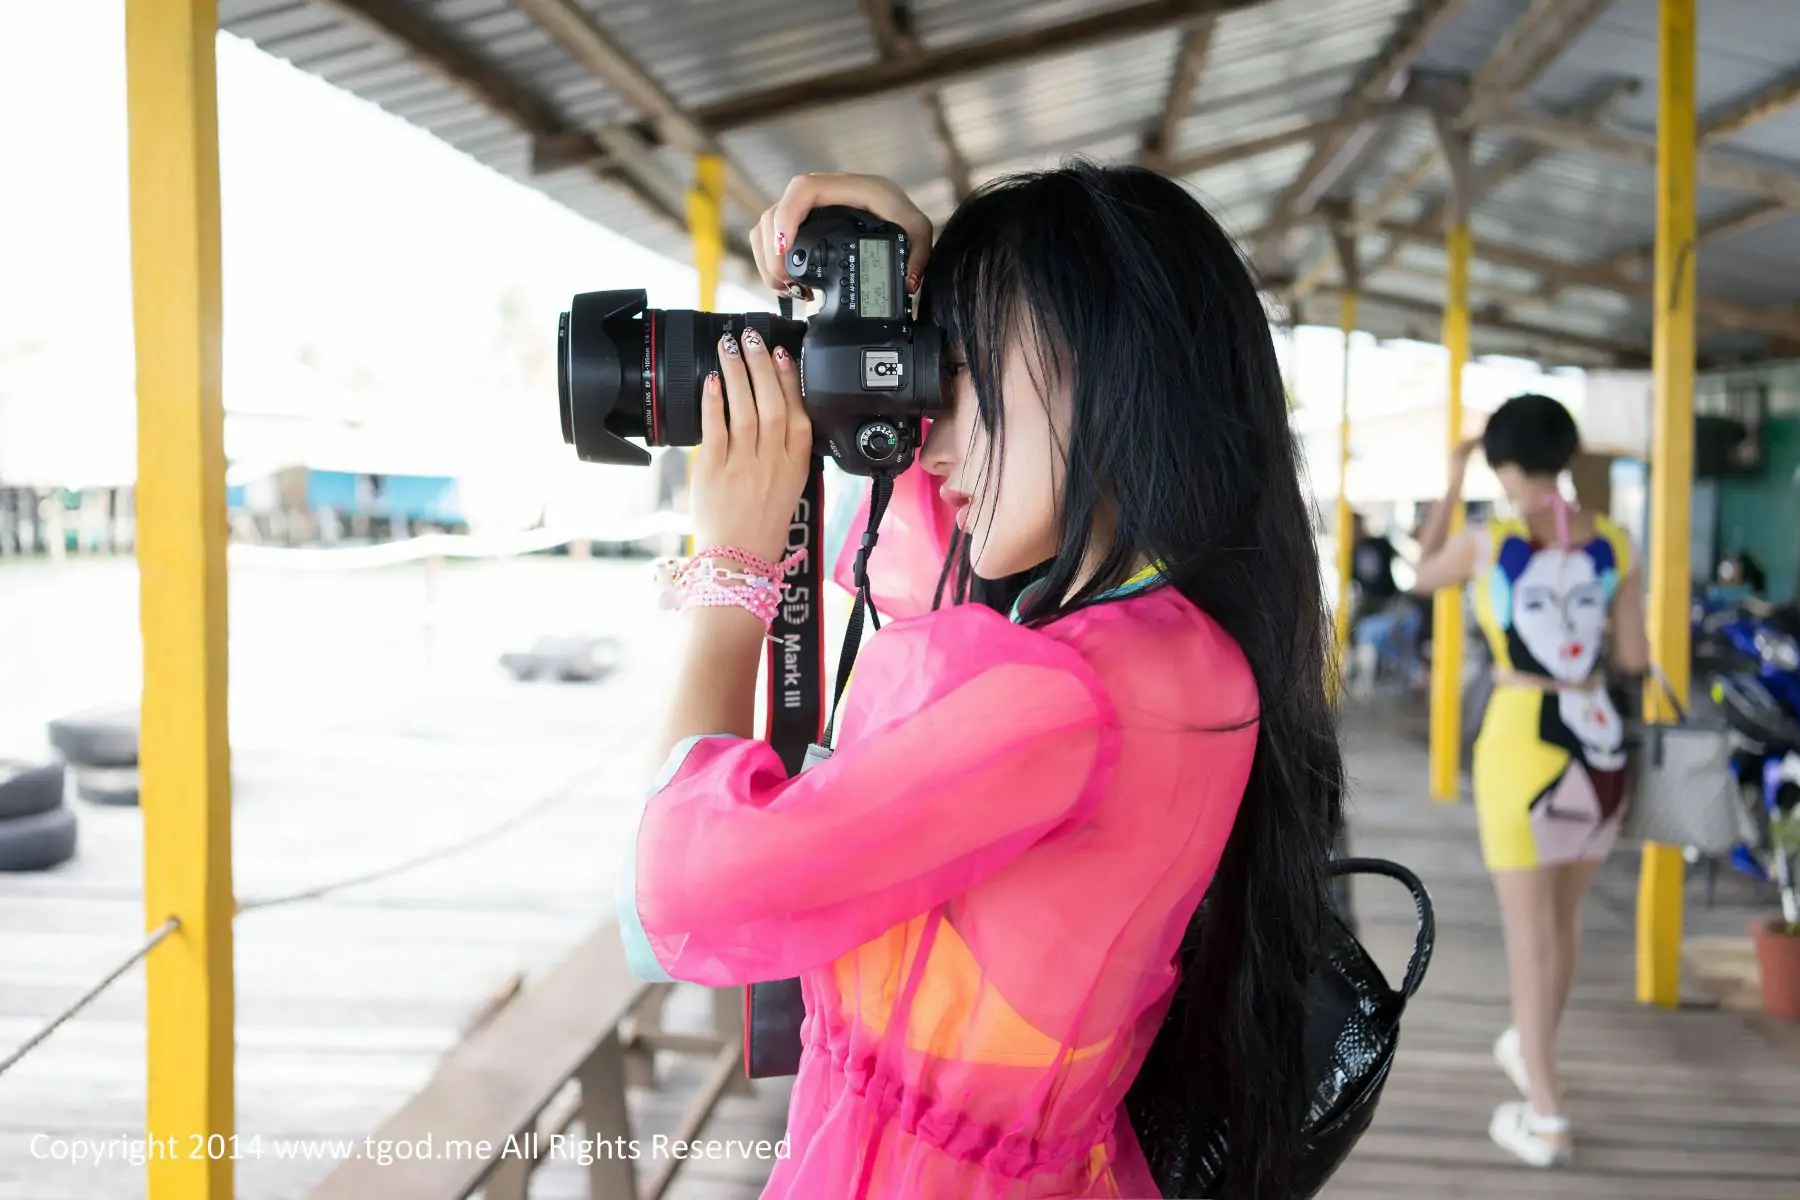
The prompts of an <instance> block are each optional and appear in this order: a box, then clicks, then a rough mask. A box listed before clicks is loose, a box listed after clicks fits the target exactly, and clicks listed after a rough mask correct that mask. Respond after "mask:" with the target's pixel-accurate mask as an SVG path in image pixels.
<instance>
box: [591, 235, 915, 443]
mask: <svg viewBox="0 0 1800 1200" xmlns="http://www.w3.org/2000/svg"><path fill="white" fill-rule="evenodd" d="M906 260H907V245H906V234H905V232H904V231H903V230H902V229H901V228H900V227H899V226H898V225H894V224H891V223H889V222H886V221H881V220H877V219H876V218H874V217H872V216H870V215H869V214H868V213H865V212H860V211H858V210H856V209H852V208H842V207H832V208H821V209H816V210H814V212H813V213H812V215H811V216H809V217H808V218H807V219H806V221H805V222H804V223H803V224H801V226H800V231H799V233H798V234H797V235H796V236H795V238H794V246H793V249H792V250H791V251H790V252H789V254H788V261H787V268H788V274H789V275H790V276H791V277H792V278H793V279H794V281H795V282H797V283H801V284H805V285H806V286H808V287H810V288H812V289H813V291H814V292H816V293H818V294H819V295H820V296H821V298H822V301H823V307H822V308H821V309H820V311H819V314H818V316H816V317H814V318H813V319H812V320H811V321H810V322H807V321H795V320H790V319H788V318H786V317H777V316H774V315H772V314H769V313H738V314H727V313H709V312H695V311H693V310H691V309H655V308H646V307H645V306H644V303H645V295H644V292H643V290H642V289H629V290H622V291H613V292H584V293H582V294H581V295H579V296H576V297H575V298H574V300H573V301H571V302H570V304H569V311H568V312H565V313H563V314H562V317H561V320H560V321H559V322H558V324H557V331H556V373H557V390H558V392H559V393H560V399H561V403H562V431H563V441H565V442H567V443H568V444H569V445H571V446H574V447H575V453H576V454H577V455H579V456H580V457H581V458H582V460H583V461H586V462H599V463H625V464H635V465H639V466H643V465H647V464H648V463H649V462H650V455H649V452H648V451H646V450H644V449H642V448H641V447H638V446H634V445H632V444H631V443H629V442H627V441H626V440H625V439H626V438H637V439H640V440H642V441H643V442H644V443H645V444H646V445H650V446H692V445H694V444H695V443H696V442H698V441H699V440H700V387H701V383H702V381H704V380H705V378H706V376H707V375H708V374H709V373H710V372H712V371H715V370H717V369H718V366H719V339H720V338H721V337H723V336H724V334H725V332H726V331H727V330H730V329H733V328H734V327H735V328H738V329H741V328H743V327H746V326H748V327H751V328H754V329H756V330H757V331H758V332H759V333H761V334H762V336H763V340H764V341H765V342H767V343H768V345H769V348H770V349H771V350H773V349H774V348H775V347H776V346H785V347H787V349H788V352H789V353H791V354H792V355H794V357H795V359H796V360H797V361H798V362H799V364H800V383H801V388H802V391H803V392H804V393H805V399H806V411H807V414H808V415H809V416H810V417H811V418H812V423H813V444H814V445H815V446H818V447H820V448H821V449H822V450H824V451H825V452H826V453H829V454H830V455H831V457H832V458H834V459H836V460H837V464H838V465H839V466H840V467H842V468H843V469H844V470H846V471H848V472H850V473H851V474H853V475H875V474H881V473H890V472H899V471H902V470H904V469H905V468H906V467H907V466H908V465H909V464H910V463H911V462H912V457H913V454H914V452H915V451H916V450H917V449H918V445H919V427H920V426H919V419H920V418H921V417H926V416H932V415H934V414H936V413H938V412H940V411H942V409H943V408H944V400H943V396H944V389H943V378H942V374H941V372H942V363H943V351H944V335H943V332H942V331H941V330H939V329H937V328H935V327H933V326H927V325H915V324H914V323H913V321H912V318H911V313H910V311H909V308H908V298H907V295H906V286H905V279H906Z"/></svg>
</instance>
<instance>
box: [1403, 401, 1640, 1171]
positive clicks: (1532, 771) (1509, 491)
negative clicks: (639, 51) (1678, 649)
mask: <svg viewBox="0 0 1800 1200" xmlns="http://www.w3.org/2000/svg"><path fill="white" fill-rule="evenodd" d="M1477 445H1479V446H1480V448H1481V451H1482V453H1483V455H1484V456H1485V457H1486V459H1487V462H1488V465H1489V466H1490V467H1492V468H1493V470H1494V472H1495V474H1496V475H1498V476H1499V479H1500V484H1501V487H1502V488H1503V489H1504V491H1505V493H1506V498H1507V500H1508V501H1509V502H1510V506H1511V509H1512V515H1510V516H1508V517H1506V518H1504V519H1500V520H1495V521H1491V522H1489V523H1487V524H1486V525H1484V526H1475V527H1471V528H1469V529H1467V530H1465V531H1464V532H1462V533H1461V534H1459V535H1457V536H1456V537H1455V538H1448V537H1447V536H1446V535H1447V533H1448V530H1449V524H1450V515H1451V513H1452V512H1453V511H1454V510H1455V509H1456V508H1457V507H1458V506H1460V505H1461V503H1462V485H1463V476H1464V473H1465V472H1466V470H1467V468H1468V463H1469V457H1470V455H1471V454H1472V453H1473V452H1474V450H1475V448H1476V446H1477ZM1579 448H1580V439H1579V436H1578V434H1577V432H1576V429H1575V421H1574V419H1573V418H1572V417H1570V415H1569V412H1568V410H1567V409H1565V408H1564V407H1563V406H1562V405H1561V404H1559V403H1557V402H1556V401H1555V400H1553V399H1551V398H1550V397H1548V396H1539V395H1524V396H1516V397H1514V398H1513V399H1511V400H1508V401H1507V402H1506V403H1505V404H1503V405H1502V406H1501V407H1500V408H1499V410H1498V411H1496V412H1495V413H1494V415H1493V416H1492V417H1491V418H1490V419H1489V421H1488V424H1487V428H1486V429H1485V430H1484V431H1483V433H1482V435H1481V437H1480V439H1478V441H1470V442H1466V443H1464V444H1463V445H1462V446H1459V447H1458V448H1457V450H1456V452H1455V453H1454V455H1453V456H1452V460H1451V467H1450V484H1449V489H1448V491H1447V493H1446V495H1445V497H1444V503H1443V504H1441V505H1439V506H1438V509H1437V511H1436V512H1434V513H1433V514H1432V519H1431V522H1430V524H1429V525H1428V526H1427V527H1426V529H1425V532H1424V534H1423V535H1422V536H1421V538H1420V543H1421V548H1422V552H1423V554H1424V561H1423V562H1421V564H1420V566H1419V578H1418V584H1417V587H1416V590H1417V591H1419V592H1421V593H1430V592H1434V591H1437V590H1439V589H1442V588H1447V587H1460V586H1462V585H1463V584H1465V583H1467V582H1469V581H1471V580H1473V581H1475V584H1476V589H1475V616H1476V621H1477V623H1478V624H1479V625H1480V627H1481V631H1482V633H1483V634H1484V635H1485V636H1486V638H1487V642H1488V647H1489V649H1490V651H1491V652H1492V655H1493V660H1494V691H1493V696H1492V698H1491V699H1490V700H1489V701H1488V707H1487V713H1486V716H1485V717H1484V718H1483V720H1482V724H1481V733H1480V736H1479V737H1477V738H1476V741H1475V757H1474V763H1473V764H1472V766H1473V775H1474V784H1475V807H1476V811H1477V813H1478V815H1479V819H1480V826H1481V848H1482V857H1483V859H1484V860H1485V861H1486V863H1487V867H1488V870H1489V871H1491V872H1492V873H1493V876H1494V890H1495V891H1496V892H1497V893H1498V895H1499V900H1500V920H1501V926H1502V929H1503V931H1504V934H1505V939H1506V964H1507V971H1508V975H1509V977H1510V980H1511V985H1512V1010H1513V1025H1512V1027H1511V1028H1509V1029H1507V1030H1506V1031H1505V1032H1504V1033H1502V1034H1501V1035H1500V1038H1499V1040H1498V1041H1497V1042H1495V1044H1494V1057H1495V1060H1496V1061H1497V1062H1498V1064H1499V1066H1500V1068H1501V1070H1503V1071H1504V1072H1505V1073H1506V1075H1507V1078H1509V1079H1510V1080H1512V1082H1513V1084H1514V1085H1515V1086H1516V1087H1517V1088H1518V1089H1519V1093H1520V1095H1521V1096H1523V1097H1524V1099H1523V1100H1522V1101H1519V1102H1514V1103H1509V1104H1503V1105H1501V1106H1500V1107H1499V1108H1498V1109H1497V1110H1496V1111H1495V1113H1494V1117H1493V1121H1492V1123H1491V1125H1490V1126H1489V1134H1490V1136H1492V1138H1493V1139H1494V1141H1495V1142H1496V1143H1498V1144H1499V1145H1500V1146H1501V1147H1502V1148H1503V1149H1505V1150H1508V1151H1510V1152H1511V1153H1513V1154H1515V1155H1517V1156H1518V1157H1519V1158H1521V1159H1523V1160H1524V1161H1526V1162H1528V1163H1530V1164H1531V1165H1533V1166H1537V1167H1549V1166H1558V1165H1561V1164H1564V1163H1566V1162H1568V1160H1569V1157H1570V1134H1569V1121H1568V1117H1567V1116H1566V1115H1565V1113H1564V1111H1563V1097H1562V1088H1561V1084H1560V1081H1559V1079H1558V1077H1557V1066H1556V1035H1557V1029H1558V1026H1559V1025H1560V1023H1561V1020H1562V1014H1563V1011H1564V1009H1565V1008H1566V1006H1567V1004H1568V1000H1569V992H1570V990H1571V988H1572V986H1573V983H1574V978H1575V963H1576V958H1577V953H1578V948H1579V944H1580V931H1581V902H1582V898H1583V897H1584V896H1585V895H1586V894H1587V890H1588V885H1589V884H1590V883H1592V882H1593V878H1594V873H1595V871H1596V870H1598V868H1599V865H1600V863H1601V862H1602V861H1603V860H1604V859H1605V857H1606V855H1607V854H1608V853H1610V852H1611V850H1612V848H1613V845H1614V844H1615V843H1616V842H1617V841H1618V836H1619V827H1620V824H1621V822H1622V820H1623V817H1624V802H1625V773H1624V767H1625V752H1624V749H1623V741H1622V734H1623V725H1622V722H1621V720H1620V716H1619V713H1618V711H1617V710H1616V709H1615V708H1614V706H1613V703H1612V701H1611V699H1610V698H1609V697H1608V696H1607V692H1606V686H1605V685H1606V665H1607V664H1606V662H1605V661H1604V660H1603V658H1602V650H1603V647H1604V646H1605V645H1606V643H1607V639H1608V634H1609V630H1610V637H1611V664H1612V666H1613V667H1615V668H1617V669H1618V670H1620V671H1623V672H1626V673H1631V674H1637V673H1641V672H1642V671H1644V670H1645V668H1646V666H1647V664H1648V661H1649V645H1648V642H1647V641H1646V638H1645V631H1644V602H1643V591H1642V587H1641V583H1640V578H1639V572H1638V569H1637V566H1636V563H1635V562H1634V561H1633V559H1632V555H1631V547H1630V544H1629V542H1628V541H1627V539H1626V537H1625V534H1624V533H1623V532H1622V531H1621V530H1620V529H1619V527H1618V526H1617V525H1615V524H1613V522H1612V521H1610V520H1608V519H1607V518H1606V517H1604V516H1601V515H1599V514H1597V513H1586V512H1582V511H1580V510H1579V509H1578V508H1577V507H1576V506H1575V505H1574V504H1573V503H1571V502H1570V501H1568V500H1566V499H1564V497H1563V496H1562V494H1561V492H1559V491H1558V490H1557V479H1558V477H1559V476H1560V475H1561V474H1562V472H1563V471H1564V469H1566V468H1567V467H1568V465H1569V463H1570V461H1571V460H1572V459H1573V458H1574V457H1575V454H1576V451H1577V450H1578V449H1579Z"/></svg>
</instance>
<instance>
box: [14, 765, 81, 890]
mask: <svg viewBox="0 0 1800 1200" xmlns="http://www.w3.org/2000/svg"><path fill="white" fill-rule="evenodd" d="M66 786H67V784H66V780H65V776H64V771H63V765H62V764H61V763H59V762H53V763H22V762H6V761H0V871H47V870H49V869H50V868H51V867H54V866H57V865H59V864H61V863H65V862H67V861H68V860H69V859H71V858H73V857H74V856H75V841H76V829H75V813H74V811H73V810H72V809H70V808H69V806H68V804H67V803H65V801H64V799H63V794H64V789H65V787H66Z"/></svg>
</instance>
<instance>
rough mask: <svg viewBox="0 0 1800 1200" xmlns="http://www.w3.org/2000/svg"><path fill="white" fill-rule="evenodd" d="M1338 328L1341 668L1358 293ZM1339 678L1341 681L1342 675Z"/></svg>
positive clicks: (1346, 640)
mask: <svg viewBox="0 0 1800 1200" xmlns="http://www.w3.org/2000/svg"><path fill="white" fill-rule="evenodd" d="M1338 328H1339V329H1341V330H1343V333H1344V377H1343V381H1342V383H1341V384H1340V386H1339V389H1338V494H1337V569H1338V593H1337V594H1338V601H1337V613H1336V617H1337V650H1338V662H1339V664H1340V665H1342V664H1347V663H1348V662H1349V658H1348V655H1349V648H1350V554H1351V550H1352V549H1353V547H1352V545H1351V543H1352V541H1353V540H1354V537H1355V534H1354V532H1353V526H1354V524H1355V522H1353V521H1352V520H1351V517H1350V335H1351V333H1353V332H1355V330H1356V293H1355V292H1352V291H1346V292H1345V293H1344V294H1343V297H1342V298H1341V299H1340V300H1339V302H1338ZM1339 678H1342V675H1341V674H1340V676H1339Z"/></svg>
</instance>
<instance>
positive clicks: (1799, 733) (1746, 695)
mask: <svg viewBox="0 0 1800 1200" xmlns="http://www.w3.org/2000/svg"><path fill="white" fill-rule="evenodd" d="M1704 624H1705V626H1706V630H1705V632H1706V637H1707V646H1706V649H1707V652H1708V654H1709V656H1712V657H1713V658H1714V659H1715V660H1716V661H1718V662H1719V663H1720V664H1721V666H1722V667H1723V668H1724V669H1723V670H1721V672H1720V673H1719V674H1717V675H1715V676H1714V677H1713V680H1712V686H1711V694H1712V698H1713V702H1714V703H1715V704H1716V705H1718V707H1719V710H1720V712H1721V714H1722V715H1723V716H1724V718H1725V720H1726V722H1727V724H1728V725H1729V726H1730V728H1731V731H1732V735H1733V745H1734V752H1733V754H1732V757H1731V769H1732V773H1733V775H1735V776H1736V778H1737V781H1738V789H1739V795H1740V797H1741V798H1742V800H1743V809H1742V813H1741V816H1742V827H1743V834H1744V840H1743V841H1742V842H1741V843H1740V844H1739V845H1738V846H1737V847H1736V848H1734V849H1733V850H1732V852H1731V856H1730V862H1731V865H1732V867H1733V868H1734V869H1736V870H1737V871H1739V872H1741V873H1742V874H1745V875H1748V876H1749V877H1751V878H1752V879H1756V880H1758V881H1760V882H1776V881H1777V879H1776V877H1777V874H1778V867H1779V865H1780V864H1779V863H1778V861H1777V857H1778V856H1777V855H1776V853H1775V850H1774V848H1773V846H1772V845H1771V841H1770V825H1771V822H1773V821H1774V820H1775V819H1777V818H1778V817H1780V816H1781V815H1782V814H1784V813H1787V812H1789V811H1791V810H1792V809H1793V808H1794V806H1795V805H1796V804H1797V803H1800V638H1797V637H1796V631H1800V614H1796V613H1795V611H1794V609H1793V608H1792V606H1788V607H1786V608H1783V609H1775V610H1770V611H1767V612H1765V613H1761V614H1758V613H1752V612H1749V611H1746V610H1743V609H1738V610H1731V611H1725V612H1719V613H1713V614H1708V617H1707V619H1706V621H1705V622H1704Z"/></svg>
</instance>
